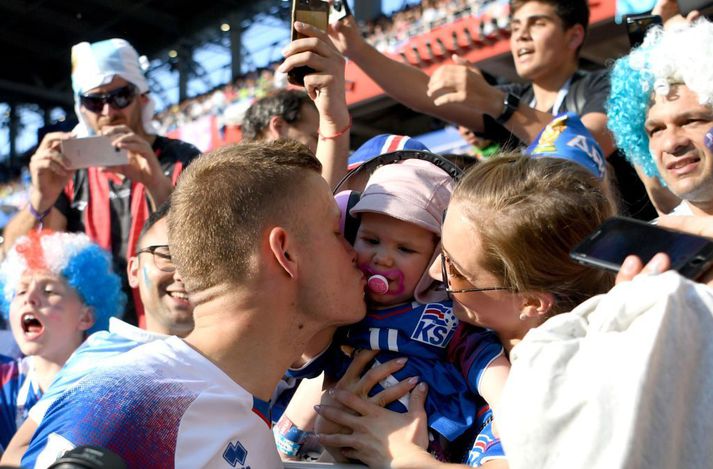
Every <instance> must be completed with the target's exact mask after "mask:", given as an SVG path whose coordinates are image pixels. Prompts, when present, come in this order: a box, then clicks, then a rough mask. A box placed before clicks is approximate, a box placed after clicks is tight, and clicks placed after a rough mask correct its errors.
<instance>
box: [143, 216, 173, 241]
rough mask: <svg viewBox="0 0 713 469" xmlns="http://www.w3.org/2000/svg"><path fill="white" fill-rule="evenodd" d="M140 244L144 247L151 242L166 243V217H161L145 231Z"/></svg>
mask: <svg viewBox="0 0 713 469" xmlns="http://www.w3.org/2000/svg"><path fill="white" fill-rule="evenodd" d="M141 244H142V245H143V246H144V247H146V246H149V245H153V244H168V222H167V221H166V217H163V218H161V219H160V220H159V221H157V222H156V223H154V224H153V226H151V228H149V229H148V231H146V233H145V234H144V236H143V238H142V239H141Z"/></svg>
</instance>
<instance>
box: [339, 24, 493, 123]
mask: <svg viewBox="0 0 713 469" xmlns="http://www.w3.org/2000/svg"><path fill="white" fill-rule="evenodd" d="M329 35H330V37H331V39H332V42H333V43H334V44H335V45H336V47H337V49H339V51H340V52H341V53H342V54H344V55H345V56H346V57H348V58H349V59H351V60H352V61H354V62H355V63H356V64H357V65H358V66H359V67H360V68H361V69H362V70H363V71H364V72H365V73H366V74H367V75H369V77H370V78H371V79H372V80H374V81H375V82H376V83H377V84H378V85H379V86H380V87H381V88H383V90H384V91H385V92H386V93H387V94H389V95H390V96H391V97H393V98H394V99H395V100H397V101H399V102H401V103H403V104H404V105H406V106H408V107H410V108H412V109H413V110H415V111H418V112H422V113H424V114H430V115H432V116H436V117H439V118H441V119H444V120H447V121H451V122H457V123H458V124H460V125H463V126H465V127H468V128H469V129H473V130H476V131H480V130H482V126H483V120H482V116H481V115H480V114H479V113H478V112H476V111H474V110H473V109H469V108H468V107H466V106H462V105H458V104H449V105H446V106H437V105H436V104H435V103H434V102H433V100H432V99H431V98H430V97H429V96H428V95H427V94H426V91H427V88H428V80H429V76H428V75H426V74H425V73H424V72H423V71H421V70H419V69H418V68H416V67H413V66H411V65H408V64H405V63H403V62H399V61H396V60H393V59H391V58H390V57H388V56H386V55H384V54H382V53H381V52H379V51H378V50H376V49H375V48H374V47H372V46H371V45H370V44H369V43H367V42H366V41H365V40H364V38H363V37H362V36H361V33H360V32H359V29H358V27H357V24H356V21H355V20H354V17H352V16H348V17H346V18H344V19H343V20H341V21H339V22H338V23H336V24H334V25H330V30H329Z"/></svg>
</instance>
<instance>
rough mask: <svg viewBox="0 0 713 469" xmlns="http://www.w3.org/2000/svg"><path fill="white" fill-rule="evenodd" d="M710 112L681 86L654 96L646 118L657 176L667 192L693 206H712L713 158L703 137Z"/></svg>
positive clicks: (712, 114) (712, 118) (710, 122)
mask: <svg viewBox="0 0 713 469" xmlns="http://www.w3.org/2000/svg"><path fill="white" fill-rule="evenodd" d="M711 127H713V110H711V108H710V107H708V106H704V105H702V104H699V102H698V97H697V96H696V94H695V93H694V92H693V91H691V90H690V89H689V88H688V87H687V86H685V85H678V86H673V87H671V92H670V93H669V94H668V96H659V95H656V96H655V97H654V99H653V102H652V104H651V107H650V108H649V111H648V114H647V116H646V123H645V128H646V133H647V135H648V136H649V149H650V151H651V154H652V156H653V157H654V160H655V161H656V166H657V168H658V170H659V173H660V174H661V176H662V177H663V179H664V181H666V184H667V185H668V187H669V189H670V190H671V192H673V193H674V194H675V195H677V196H678V197H680V198H681V199H684V200H687V201H689V202H692V203H694V204H696V205H699V204H702V205H706V206H711V205H713V154H712V153H711V151H710V150H709V149H708V148H706V145H705V143H704V142H705V135H706V132H708V131H709V130H710V129H711Z"/></svg>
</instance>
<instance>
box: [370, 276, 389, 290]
mask: <svg viewBox="0 0 713 469" xmlns="http://www.w3.org/2000/svg"><path fill="white" fill-rule="evenodd" d="M366 286H367V287H368V288H369V291H370V292H372V293H376V294H377V295H383V294H384V293H386V292H388V291H389V281H388V280H387V279H386V277H384V276H383V275H379V274H375V275H372V276H371V277H369V280H367V281H366Z"/></svg>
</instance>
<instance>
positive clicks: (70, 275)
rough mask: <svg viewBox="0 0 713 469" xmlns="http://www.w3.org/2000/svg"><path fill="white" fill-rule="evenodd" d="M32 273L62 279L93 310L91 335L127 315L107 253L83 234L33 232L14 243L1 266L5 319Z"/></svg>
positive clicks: (116, 277)
mask: <svg viewBox="0 0 713 469" xmlns="http://www.w3.org/2000/svg"><path fill="white" fill-rule="evenodd" d="M32 270H38V271H47V272H51V273H53V274H56V275H59V276H61V277H62V278H63V279H64V280H65V281H66V282H67V284H68V285H69V286H70V287H72V288H73V289H74V290H75V291H76V292H77V294H78V295H79V298H80V299H81V300H82V302H83V303H84V304H85V305H86V306H89V307H90V308H92V314H93V315H94V325H93V326H92V327H91V328H90V329H88V330H87V333H89V334H91V333H92V332H96V331H100V330H105V329H107V328H108V327H109V318H110V317H112V316H121V314H123V312H124V306H125V305H126V295H125V294H124V292H123V291H122V289H121V279H120V278H119V276H118V275H117V274H115V273H114V271H113V270H112V264H111V256H110V255H109V253H108V252H106V251H105V250H104V249H102V248H101V247H100V246H99V245H98V244H96V243H94V242H92V241H91V240H90V239H89V237H88V236H87V235H85V234H83V233H62V232H56V233H55V232H52V231H42V232H39V233H38V232H36V231H33V232H31V233H30V234H29V235H28V236H23V237H21V238H19V239H18V240H17V241H16V242H15V244H14V245H13V246H12V249H10V251H9V252H8V254H7V257H6V258H5V260H4V261H3V262H2V264H1V265H0V292H1V293H2V297H1V298H0V309H2V313H3V315H4V317H5V318H6V319H7V317H8V315H9V313H10V303H11V302H12V300H13V298H14V297H15V292H16V291H17V285H18V284H19V282H20V279H21V278H22V275H23V274H24V273H25V272H27V271H32Z"/></svg>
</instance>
